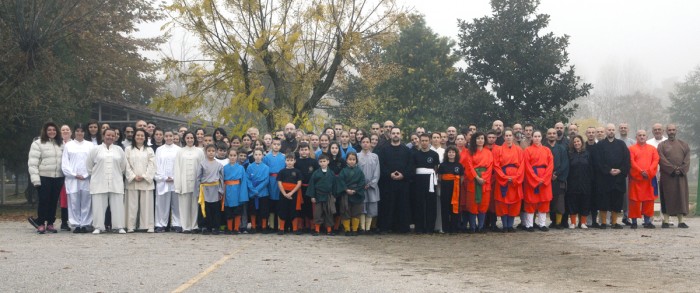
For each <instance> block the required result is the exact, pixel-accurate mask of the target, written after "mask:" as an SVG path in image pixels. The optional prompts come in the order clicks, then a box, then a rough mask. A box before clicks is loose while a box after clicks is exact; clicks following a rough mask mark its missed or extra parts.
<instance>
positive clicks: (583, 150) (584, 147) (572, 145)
mask: <svg viewBox="0 0 700 293" xmlns="http://www.w3.org/2000/svg"><path fill="white" fill-rule="evenodd" d="M577 138H578V139H580V140H581V152H582V153H583V152H585V151H586V141H585V140H583V136H581V135H580V134H577V135H575V136H574V138H572V139H571V142H569V152H571V153H576V148H575V147H574V139H577Z"/></svg>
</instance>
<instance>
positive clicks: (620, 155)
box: [595, 124, 630, 229]
mask: <svg viewBox="0 0 700 293" xmlns="http://www.w3.org/2000/svg"><path fill="white" fill-rule="evenodd" d="M605 134H606V137H605V139H603V140H601V141H599V142H598V144H596V158H595V162H596V168H597V169H598V170H597V177H596V187H597V188H598V189H599V192H597V193H596V196H597V199H596V206H597V207H598V209H599V210H600V222H601V224H600V228H601V229H605V228H606V227H607V225H606V221H607V215H608V212H612V216H611V217H610V221H611V223H610V224H611V227H612V228H613V229H622V225H620V224H618V223H617V217H618V214H619V213H620V211H622V206H623V201H624V196H625V191H626V190H627V174H628V173H629V170H630V151H629V149H627V145H626V144H625V142H624V141H622V140H619V139H617V138H615V125H614V124H608V125H607V126H606V127H605Z"/></svg>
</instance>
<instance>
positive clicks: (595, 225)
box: [591, 223, 600, 229]
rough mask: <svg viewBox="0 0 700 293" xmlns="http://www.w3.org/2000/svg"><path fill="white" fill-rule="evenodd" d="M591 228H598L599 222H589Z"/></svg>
mask: <svg viewBox="0 0 700 293" xmlns="http://www.w3.org/2000/svg"><path fill="white" fill-rule="evenodd" d="M591 228H596V229H597V228H600V224H598V223H593V224H591Z"/></svg>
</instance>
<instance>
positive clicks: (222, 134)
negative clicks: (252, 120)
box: [212, 127, 228, 142]
mask: <svg viewBox="0 0 700 293" xmlns="http://www.w3.org/2000/svg"><path fill="white" fill-rule="evenodd" d="M217 131H218V132H219V133H220V134H221V136H222V138H224V137H228V134H226V130H224V129H223V128H221V127H218V128H216V129H214V134H212V138H213V139H214V142H217V140H216V132H217Z"/></svg>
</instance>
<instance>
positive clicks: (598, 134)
mask: <svg viewBox="0 0 700 293" xmlns="http://www.w3.org/2000/svg"><path fill="white" fill-rule="evenodd" d="M595 139H596V143H597V142H598V141H601V140H604V139H605V127H603V126H599V127H596V129H595Z"/></svg>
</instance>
